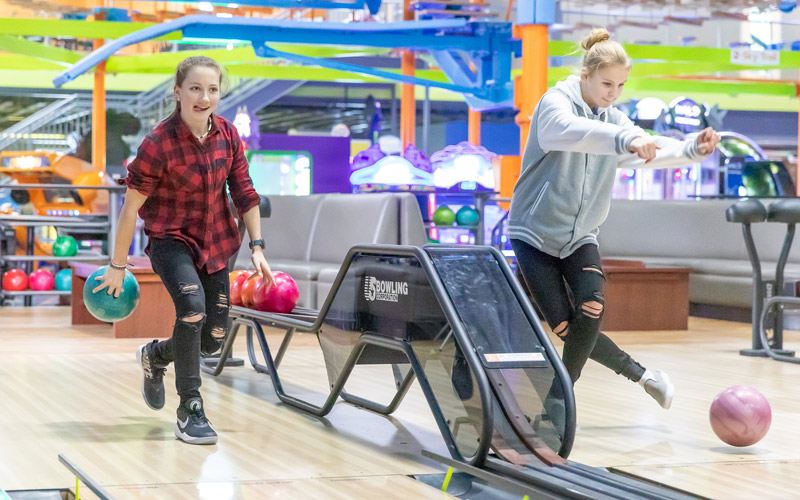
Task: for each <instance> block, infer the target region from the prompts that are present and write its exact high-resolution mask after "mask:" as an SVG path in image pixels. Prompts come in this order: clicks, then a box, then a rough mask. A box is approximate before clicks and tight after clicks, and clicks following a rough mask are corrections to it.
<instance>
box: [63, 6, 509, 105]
mask: <svg viewBox="0 0 800 500" xmlns="http://www.w3.org/2000/svg"><path fill="white" fill-rule="evenodd" d="M174 31H182V32H183V35H184V36H185V37H200V38H212V39H222V40H249V41H250V42H251V43H252V45H253V49H254V50H255V53H256V54H257V55H258V56H260V57H282V58H285V59H289V60H293V61H296V62H299V63H301V64H310V65H314V66H320V67H324V68H332V69H341V70H344V71H351V72H358V73H363V74H366V75H372V76H376V77H379V78H383V79H387V80H390V81H395V82H399V83H406V84H412V85H422V86H429V87H438V88H443V89H447V90H452V91H455V92H461V93H463V94H464V98H465V99H466V100H467V102H468V104H470V106H471V107H472V108H473V109H475V110H486V109H492V108H498V107H512V105H513V102H512V101H513V92H514V88H513V87H514V85H513V81H512V78H511V58H512V57H513V56H514V55H515V54H520V53H521V50H522V49H521V43H520V41H519V40H515V39H513V38H512V32H511V23H508V22H467V21H465V20H463V19H446V20H434V21H402V22H395V23H380V24H377V23H360V24H359V23H351V24H343V23H332V22H319V23H307V22H298V21H285V20H275V19H261V18H243V17H234V18H219V17H216V16H209V15H191V16H185V17H181V18H179V19H175V20H173V21H168V22H166V23H162V24H159V25H156V26H151V27H149V28H145V29H143V30H139V31H136V32H134V33H130V34H128V35H125V36H123V37H121V38H119V39H117V40H114V41H113V42H110V43H108V44H105V45H103V46H102V47H100V48H99V49H97V50H95V51H93V52H92V53H91V54H89V55H87V56H86V57H84V58H83V59H81V60H80V61H78V62H77V63H75V64H73V65H72V66H70V67H69V68H67V69H66V70H64V71H62V72H61V73H60V74H59V75H58V76H56V78H55V79H53V84H54V85H55V86H56V87H60V86H62V85H64V84H65V83H67V82H69V81H71V80H74V79H75V78H77V77H78V76H80V75H82V74H83V73H86V72H88V71H89V70H91V69H92V68H93V67H94V66H96V65H97V64H99V63H101V62H103V61H105V60H107V59H108V58H109V57H111V56H112V55H113V54H114V53H116V52H117V51H118V50H120V49H121V48H123V47H126V46H128V45H133V44H136V43H140V42H144V41H146V40H150V39H153V38H157V37H159V36H161V35H164V34H167V33H171V32H174ZM365 35H367V36H365ZM268 42H287V43H301V44H328V45H348V46H362V47H384V48H405V49H409V50H414V51H430V52H431V53H432V54H436V57H437V58H438V59H440V60H441V61H443V62H446V63H447V64H445V66H443V67H442V69H443V71H444V72H445V74H446V75H447V76H448V78H450V79H451V80H452V81H453V82H455V83H446V82H440V81H436V80H430V79H422V78H416V77H412V76H407V75H402V74H399V73H391V72H387V71H383V70H379V69H375V68H370V67H366V66H358V65H352V64H347V63H342V62H338V61H335V60H334V59H330V58H316V57H308V56H303V55H300V54H292V53H289V52H283V51H279V50H275V49H272V48H271V47H269V46H267V45H266V44H267V43H268ZM455 51H460V52H461V54H457V53H456V52H455ZM462 56H463V57H462ZM470 65H473V66H474V67H475V68H476V69H475V71H473V70H472V69H471V68H470Z"/></svg>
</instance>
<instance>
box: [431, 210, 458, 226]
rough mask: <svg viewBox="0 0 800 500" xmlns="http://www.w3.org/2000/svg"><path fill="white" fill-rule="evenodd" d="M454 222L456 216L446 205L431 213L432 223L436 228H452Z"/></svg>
mask: <svg viewBox="0 0 800 500" xmlns="http://www.w3.org/2000/svg"><path fill="white" fill-rule="evenodd" d="M455 221H456V214H455V213H453V211H452V210H450V207H448V206H446V205H442V206H441V207H439V208H437V209H436V211H435V212H433V223H434V224H436V225H437V226H452V225H453V223H454V222H455Z"/></svg>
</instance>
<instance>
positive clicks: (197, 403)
mask: <svg viewBox="0 0 800 500" xmlns="http://www.w3.org/2000/svg"><path fill="white" fill-rule="evenodd" d="M175 437H177V438H178V439H180V440H181V441H183V442H184V443H189V444H217V433H216V432H214V429H212V428H211V422H209V421H208V419H207V418H206V413H205V412H204V411H203V400H202V399H200V398H190V399H187V400H186V401H185V402H184V403H183V404H182V405H180V406H179V407H178V423H177V424H175Z"/></svg>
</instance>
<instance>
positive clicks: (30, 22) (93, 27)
mask: <svg viewBox="0 0 800 500" xmlns="http://www.w3.org/2000/svg"><path fill="white" fill-rule="evenodd" d="M156 24H157V23H119V22H111V21H65V20H62V19H14V18H0V34H3V35H26V36H65V37H74V38H89V39H92V38H121V37H123V36H125V35H127V34H128V33H133V32H134V31H139V30H143V29H145V28H149V27H150V26H155V25H156ZM181 36H182V35H181V33H180V32H174V33H169V34H166V35H164V36H162V37H159V38H156V39H155V40H180V39H181Z"/></svg>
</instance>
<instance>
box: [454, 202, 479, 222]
mask: <svg viewBox="0 0 800 500" xmlns="http://www.w3.org/2000/svg"><path fill="white" fill-rule="evenodd" d="M479 218H480V217H479V216H478V211H477V210H475V209H474V208H472V207H471V206H469V205H464V206H463V207H461V208H459V209H458V212H456V224H458V225H459V226H474V225H476V224H477V223H478V219H479Z"/></svg>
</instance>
